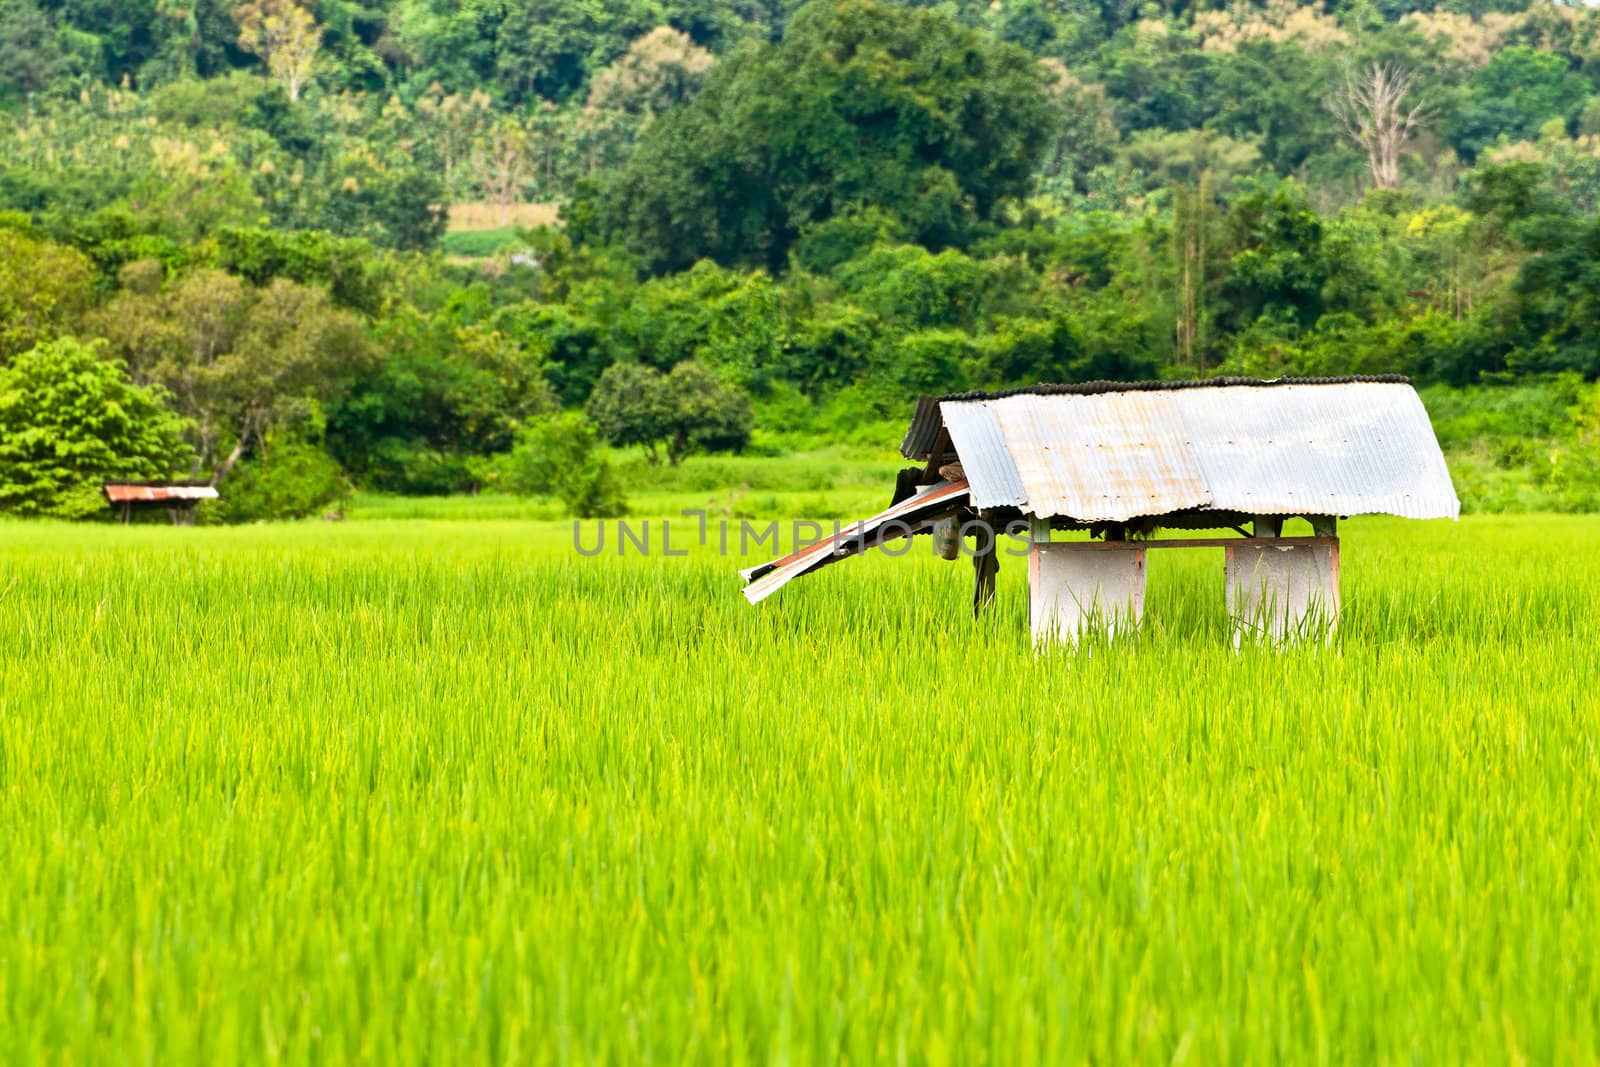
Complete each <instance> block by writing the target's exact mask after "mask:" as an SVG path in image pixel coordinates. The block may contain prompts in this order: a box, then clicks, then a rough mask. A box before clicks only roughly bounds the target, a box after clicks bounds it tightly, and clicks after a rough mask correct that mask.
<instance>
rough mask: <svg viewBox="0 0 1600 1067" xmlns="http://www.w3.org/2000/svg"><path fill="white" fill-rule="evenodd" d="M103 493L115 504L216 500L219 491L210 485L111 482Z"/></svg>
mask: <svg viewBox="0 0 1600 1067" xmlns="http://www.w3.org/2000/svg"><path fill="white" fill-rule="evenodd" d="M102 492H104V493H105V495H106V499H107V500H109V501H110V502H111V503H113V504H133V503H159V502H161V501H166V500H184V501H187V500H215V499H217V490H216V487H215V486H210V485H181V484H178V485H151V484H142V483H134V482H111V483H109V484H107V485H106V486H104V488H103V489H102Z"/></svg>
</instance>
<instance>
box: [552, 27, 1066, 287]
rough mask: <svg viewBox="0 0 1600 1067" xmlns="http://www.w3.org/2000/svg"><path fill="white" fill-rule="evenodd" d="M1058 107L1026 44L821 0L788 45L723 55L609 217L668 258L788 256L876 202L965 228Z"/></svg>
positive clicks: (669, 121)
mask: <svg viewBox="0 0 1600 1067" xmlns="http://www.w3.org/2000/svg"><path fill="white" fill-rule="evenodd" d="M1049 121H1050V120H1049V108H1048V105H1047V103H1046V99H1045V91H1044V83H1043V76H1042V74H1041V73H1040V71H1039V70H1038V68H1037V67H1036V66H1035V65H1034V64H1032V63H1030V62H1028V60H1027V58H1026V56H1025V54H1023V53H1022V52H1021V51H1020V50H1017V49H1014V48H1012V47H1010V46H1006V45H1002V44H999V43H997V42H995V41H993V40H991V39H986V38H985V37H983V36H982V35H979V34H976V33H973V32H972V31H969V30H966V29H963V28H961V27H960V26H958V25H956V24H955V23H953V22H952V21H950V20H949V19H947V18H945V17H944V16H941V15H936V14H933V13H931V12H922V11H913V12H896V11H894V10H892V9H890V8H888V7H884V6H881V5H879V4H876V3H872V2H871V0H841V2H838V3H819V4H811V5H808V6H806V7H805V8H803V9H802V10H801V11H800V13H799V14H797V15H796V17H795V20H794V22H793V24H792V25H791V26H790V27H789V29H788V32H787V33H786V34H785V36H784V39H783V41H782V43H780V44H778V45H775V46H771V47H768V48H764V49H758V50H749V51H744V52H740V53H738V54H736V55H734V56H732V57H730V58H729V59H727V60H725V61H724V62H723V63H721V64H719V65H718V66H717V68H716V69H715V70H713V71H712V73H711V74H710V76H709V77H708V78H707V80H706V85H705V88H704V90H703V91H702V92H701V93H700V95H699V96H698V97H697V98H696V99H695V100H694V101H693V102H691V103H690V104H688V105H687V106H685V107H682V108H679V109H675V110H673V111H671V112H668V113H667V114H666V115H664V116H662V118H661V119H660V120H659V121H658V122H656V123H654V124H652V126H651V127H650V128H649V130H648V131H647V132H646V134H645V136H644V138H643V140H642V141H641V143H640V145H639V148H638V150H637V152H636V153H635V154H634V156H633V157H632V158H631V159H630V161H629V162H628V163H627V164H626V166H625V167H624V169H623V170H622V171H621V172H620V173H619V174H618V175H617V176H616V177H615V179H614V180H613V181H612V182H611V184H610V186H609V187H608V188H607V189H606V191H605V192H604V194H603V195H602V198H601V203H600V206H599V208H598V226H599V228H600V230H601V232H602V233H603V234H606V235H611V236H615V237H617V238H619V239H621V240H623V241H624V242H625V243H626V244H627V245H628V246H629V247H630V248H632V249H633V250H634V251H636V252H638V253H639V254H640V255H641V256H643V257H644V258H645V260H646V261H647V262H648V263H650V265H651V266H652V267H653V268H654V269H655V270H657V271H666V270H679V269H683V268H685V267H688V266H689V265H690V264H692V263H693V262H694V261H695V260H698V259H701V258H711V259H715V260H717V261H718V262H721V263H724V264H735V263H743V264H751V265H758V266H766V267H768V268H769V269H770V270H773V271H776V270H778V269H780V268H781V267H782V266H783V265H784V263H785V262H786V260H787V257H788V254H789V250H790V248H791V247H792V246H793V245H794V244H795V242H796V240H797V239H798V237H799V236H800V234H801V233H802V232H803V231H805V230H806V229H808V228H809V227H811V226H814V225H817V224H820V223H825V222H827V221H828V220H830V219H832V218H834V217H835V216H837V215H848V214H851V213H853V212H857V211H860V210H862V209H865V208H869V207H873V208H877V209H878V210H880V211H882V212H883V213H885V214H886V215H888V216H889V217H891V218H893V219H894V220H896V221H897V223H899V224H901V225H903V226H904V227H905V229H906V232H907V233H909V234H911V235H912V236H913V237H914V238H915V239H916V240H917V241H919V242H921V243H924V244H927V245H929V246H931V247H943V246H945V245H950V244H959V243H962V242H965V241H969V240H971V239H972V238H973V236H974V235H975V231H976V228H977V226H978V225H979V224H980V223H983V222H986V221H988V220H991V219H992V218H993V217H994V216H995V213H996V211H997V210H998V209H999V207H1000V206H1001V205H1002V204H1004V203H1006V202H1007V201H1008V200H1011V199H1014V198H1016V197H1018V196H1020V195H1022V194H1023V193H1024V192H1025V191H1026V189H1027V183H1028V178H1029V175H1030V174H1031V172H1032V170H1033V167H1034V165H1035V164H1036V163H1037V161H1038V158H1039V156H1040V155H1041V154H1042V152H1043V149H1044V147H1045V141H1046V137H1047V127H1048V123H1049ZM585 210H586V209H580V211H579V213H578V214H579V217H583V216H584V211H585ZM585 236H587V235H585Z"/></svg>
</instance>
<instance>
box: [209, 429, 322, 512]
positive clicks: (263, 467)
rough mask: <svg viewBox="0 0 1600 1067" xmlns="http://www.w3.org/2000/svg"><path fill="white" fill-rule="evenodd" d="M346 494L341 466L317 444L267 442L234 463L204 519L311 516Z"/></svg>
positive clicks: (290, 441) (291, 441)
mask: <svg viewBox="0 0 1600 1067" xmlns="http://www.w3.org/2000/svg"><path fill="white" fill-rule="evenodd" d="M349 494H350V483H349V481H348V480H347V479H346V478H345V476H344V471H342V470H340V469H339V465H338V464H337V463H335V462H334V461H333V459H332V458H331V457H330V456H329V455H328V454H327V453H326V452H324V451H323V450H322V449H320V448H318V447H317V446H316V445H313V444H308V443H305V442H301V441H293V440H289V441H275V442H272V443H271V445H270V446H269V448H268V449H267V451H266V453H265V454H258V455H255V456H253V457H251V459H249V460H248V461H246V462H245V463H241V464H240V465H239V466H238V467H236V468H234V471H233V473H232V474H231V475H230V476H229V478H228V480H227V481H226V482H225V483H223V486H222V497H221V499H220V500H218V501H217V502H216V503H215V504H214V505H208V506H207V508H206V512H207V514H206V518H207V520H208V521H211V520H215V521H220V522H262V521H265V520H268V519H299V518H304V517H305V516H307V515H315V514H318V513H319V512H322V511H323V510H325V509H326V508H327V507H328V506H329V505H330V504H334V503H336V502H338V501H342V500H343V499H345V497H347V496H349Z"/></svg>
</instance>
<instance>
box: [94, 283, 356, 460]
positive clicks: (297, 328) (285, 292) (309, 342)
mask: <svg viewBox="0 0 1600 1067" xmlns="http://www.w3.org/2000/svg"><path fill="white" fill-rule="evenodd" d="M93 323H94V325H95V327H96V328H97V329H98V330H99V331H100V332H101V333H102V334H103V335H104V336H105V337H107V338H109V339H110V342H111V344H112V348H113V351H114V352H116V353H117V354H118V355H119V356H123V357H125V358H126V359H127V361H128V364H129V366H130V367H131V368H132V370H133V373H134V375H135V377H136V379H137V380H139V381H141V382H151V383H156V384H159V385H161V386H163V387H164V388H165V389H166V390H167V391H168V392H170V393H171V394H172V397H173V404H174V406H175V407H176V409H177V410H178V411H179V412H180V413H182V414H183V415H185V416H186V417H188V418H189V419H190V420H191V421H192V423H193V430H192V435H193V438H194V441H195V444H196V458H195V473H196V474H198V473H199V472H200V471H202V470H207V469H209V470H210V472H211V481H212V483H213V484H216V483H219V482H221V481H222V480H223V479H224V478H226V477H227V475H228V472H229V471H231V470H232V469H233V467H234V465H235V464H237V463H238V462H239V461H240V460H241V459H242V458H244V456H245V455H247V454H249V453H250V452H251V451H252V450H255V451H256V452H258V453H259V452H264V451H265V450H266V449H267V447H268V441H269V438H270V437H271V436H272V435H273V434H274V433H277V432H281V431H286V430H288V429H289V428H291V427H293V426H295V425H297V424H300V423H303V422H305V421H307V420H308V419H310V418H312V417H313V416H315V415H317V414H318V413H319V412H320V411H321V410H322V409H324V408H325V407H327V406H328V405H330V404H331V403H333V402H334V401H335V400H336V399H337V398H338V397H339V395H340V394H341V393H342V392H343V389H344V387H345V385H346V384H347V382H348V380H349V379H350V378H351V377H352V376H354V375H355V374H356V373H358V372H359V371H361V370H362V369H363V368H364V366H365V365H366V362H367V358H368V355H369V351H368V347H367V341H366V337H365V332H364V330H363V328H362V325H361V321H360V320H359V319H357V318H356V317H355V316H354V315H352V314H350V313H349V312H347V311H342V310H339V309H338V308H336V307H334V306H333V303H332V301H331V300H330V299H329V298H328V295H327V293H326V292H324V291H323V290H321V289H318V288H313V287H311V286H305V285H300V284H299V283H297V282H292V281H289V280H288V279H286V278H274V279H273V280H272V281H271V282H269V283H268V284H267V285H266V286H265V287H264V288H262V289H254V288H251V287H250V286H248V285H246V284H245V283H244V282H242V281H241V280H239V279H238V278H236V277H234V276H233V275H231V274H224V273H223V272H221V271H215V270H203V271H196V272H195V273H193V274H191V275H189V276H188V277H186V278H184V279H182V280H181V281H179V282H177V283H176V284H174V285H172V286H171V287H170V288H169V289H167V290H165V291H164V292H161V293H159V294H157V295H154V296H149V295H143V294H140V293H138V292H134V291H124V292H122V293H119V294H118V295H117V296H116V297H115V298H114V299H113V300H112V301H111V302H110V303H109V304H107V306H106V307H105V308H103V309H102V310H101V311H100V312H98V313H97V314H96V315H95V317H94V319H93Z"/></svg>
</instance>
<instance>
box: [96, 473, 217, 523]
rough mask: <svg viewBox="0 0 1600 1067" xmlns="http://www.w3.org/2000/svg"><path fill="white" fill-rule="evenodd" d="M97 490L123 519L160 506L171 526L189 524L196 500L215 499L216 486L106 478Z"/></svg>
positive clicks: (196, 503) (126, 520) (128, 518)
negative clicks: (108, 479)
mask: <svg viewBox="0 0 1600 1067" xmlns="http://www.w3.org/2000/svg"><path fill="white" fill-rule="evenodd" d="M100 491H101V492H102V493H104V494H105V497H106V503H108V504H110V505H111V506H112V507H113V508H115V509H116V510H117V513H118V515H119V516H120V517H121V519H122V521H123V522H124V523H126V522H128V521H129V520H131V519H132V518H133V513H134V512H135V511H151V510H156V509H160V510H163V511H165V512H166V513H167V517H168V518H170V519H171V520H172V524H173V525H174V526H184V525H190V524H192V523H193V522H194V509H195V507H196V506H198V505H199V503H200V501H202V500H215V499H217V489H216V486H214V485H211V484H210V483H209V482H107V483H106V484H105V485H103V486H101V487H100Z"/></svg>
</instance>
